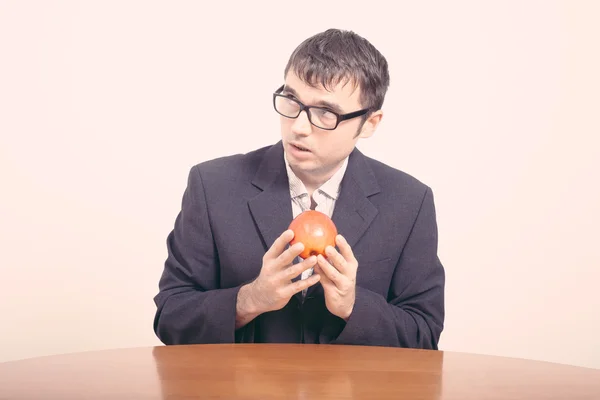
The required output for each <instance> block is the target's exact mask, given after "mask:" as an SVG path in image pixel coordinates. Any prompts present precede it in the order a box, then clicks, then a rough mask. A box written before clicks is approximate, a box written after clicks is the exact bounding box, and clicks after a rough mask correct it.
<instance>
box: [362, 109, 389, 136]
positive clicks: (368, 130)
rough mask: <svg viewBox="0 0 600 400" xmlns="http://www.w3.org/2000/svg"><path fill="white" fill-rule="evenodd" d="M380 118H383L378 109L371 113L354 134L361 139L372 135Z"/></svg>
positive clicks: (381, 112)
mask: <svg viewBox="0 0 600 400" xmlns="http://www.w3.org/2000/svg"><path fill="white" fill-rule="evenodd" d="M381 118H383V111H381V110H378V111H375V112H373V113H371V115H369V118H367V120H366V121H365V123H364V124H363V126H362V128H361V129H360V131H359V132H358V134H357V135H356V136H357V137H359V138H362V139H366V138H368V137H371V136H373V134H374V133H375V130H376V129H377V126H379V123H380V122H381Z"/></svg>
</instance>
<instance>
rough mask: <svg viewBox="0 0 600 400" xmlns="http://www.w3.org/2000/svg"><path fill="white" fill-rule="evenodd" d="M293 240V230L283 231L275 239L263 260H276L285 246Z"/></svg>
mask: <svg viewBox="0 0 600 400" xmlns="http://www.w3.org/2000/svg"><path fill="white" fill-rule="evenodd" d="M293 238H294V231H293V230H291V229H288V230H286V231H284V232H283V233H282V234H281V235H279V237H278V238H277V239H275V241H274V242H273V244H272V245H271V247H270V248H269V250H267V252H266V253H265V258H266V259H270V260H271V259H275V258H277V257H278V256H279V255H280V254H281V253H283V250H285V246H287V244H288V243H289V242H290V241H291V240H292V239H293Z"/></svg>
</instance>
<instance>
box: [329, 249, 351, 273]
mask: <svg viewBox="0 0 600 400" xmlns="http://www.w3.org/2000/svg"><path fill="white" fill-rule="evenodd" d="M325 254H327V261H329V263H330V264H331V265H333V266H334V267H335V268H336V269H337V270H338V271H340V273H342V274H344V275H345V274H346V272H347V271H348V265H347V261H346V259H345V258H344V257H343V256H342V255H341V254H340V253H338V251H337V250H336V249H335V248H334V247H332V246H327V248H326V249H325Z"/></svg>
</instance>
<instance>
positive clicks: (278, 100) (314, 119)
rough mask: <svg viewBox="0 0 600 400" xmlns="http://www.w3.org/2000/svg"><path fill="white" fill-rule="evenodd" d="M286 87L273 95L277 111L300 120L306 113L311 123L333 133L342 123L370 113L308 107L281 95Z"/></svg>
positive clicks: (365, 109)
mask: <svg viewBox="0 0 600 400" xmlns="http://www.w3.org/2000/svg"><path fill="white" fill-rule="evenodd" d="M284 87H285V85H282V86H281V87H280V88H279V89H277V90H276V91H275V93H273V107H275V111H277V113H278V114H280V115H283V116H284V117H287V118H298V116H299V115H300V113H301V112H302V111H306V115H307V116H308V120H309V121H310V123H311V124H313V125H314V126H316V127H317V128H320V129H325V130H328V131H332V130H334V129H335V128H337V126H338V125H339V123H340V122H342V121H346V120H348V119H352V118H356V117H360V116H361V115H365V114H366V113H367V112H369V109H368V108H364V109H362V110H358V111H354V112H351V113H348V114H338V113H336V112H335V111H331V110H329V109H328V108H325V107H316V106H306V105H304V104H302V103H301V102H300V101H298V100H296V99H293V98H291V97H289V96H286V95H284V94H281V92H282V91H283V88H284Z"/></svg>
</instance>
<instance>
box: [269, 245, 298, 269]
mask: <svg viewBox="0 0 600 400" xmlns="http://www.w3.org/2000/svg"><path fill="white" fill-rule="evenodd" d="M302 250H304V244H303V243H300V242H298V243H294V245H293V246H290V247H289V248H288V249H287V250H286V251H284V252H283V253H281V254H280V255H279V256H278V257H277V259H276V260H275V262H276V263H277V266H278V267H279V268H285V267H287V266H288V265H290V264H291V263H292V261H294V258H296V257H298V256H299V255H300V253H302Z"/></svg>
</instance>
